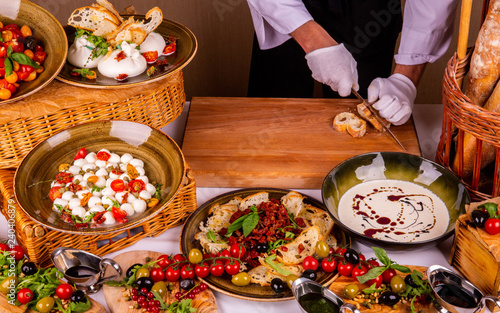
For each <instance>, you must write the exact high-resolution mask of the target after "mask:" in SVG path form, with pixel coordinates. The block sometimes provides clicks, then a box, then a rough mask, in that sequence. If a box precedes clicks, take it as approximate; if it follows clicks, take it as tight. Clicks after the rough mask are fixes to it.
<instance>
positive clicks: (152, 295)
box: [146, 291, 155, 299]
mask: <svg viewBox="0 0 500 313" xmlns="http://www.w3.org/2000/svg"><path fill="white" fill-rule="evenodd" d="M146 296H147V297H148V299H153V298H154V297H155V295H154V294H153V293H152V292H151V291H150V292H148V294H147V295H146Z"/></svg>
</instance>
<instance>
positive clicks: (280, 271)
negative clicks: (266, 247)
mask: <svg viewBox="0 0 500 313" xmlns="http://www.w3.org/2000/svg"><path fill="white" fill-rule="evenodd" d="M274 259H276V254H271V255H270V256H268V257H267V258H265V259H264V261H265V262H266V263H267V264H269V266H270V267H271V268H272V269H273V270H274V271H276V273H278V274H281V275H283V276H288V275H290V274H292V272H290V271H289V270H287V269H284V268H282V267H281V265H282V264H281V263H276V262H274Z"/></svg>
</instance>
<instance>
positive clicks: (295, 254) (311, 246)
mask: <svg viewBox="0 0 500 313" xmlns="http://www.w3.org/2000/svg"><path fill="white" fill-rule="evenodd" d="M319 240H323V236H322V235H321V231H320V229H319V227H318V226H311V227H309V228H306V229H305V230H304V231H303V232H302V233H301V234H300V235H299V236H298V237H297V238H295V240H293V241H292V242H291V243H289V244H286V245H284V246H285V247H286V250H287V251H286V252H285V251H283V250H282V249H277V250H276V255H277V259H278V261H279V262H281V263H283V264H285V265H298V264H301V263H302V261H303V260H304V259H305V258H306V257H307V256H310V255H313V254H314V252H315V251H316V243H317V242H318V241H319Z"/></svg>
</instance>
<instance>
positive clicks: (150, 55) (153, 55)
mask: <svg viewBox="0 0 500 313" xmlns="http://www.w3.org/2000/svg"><path fill="white" fill-rule="evenodd" d="M142 56H143V57H144V58H145V59H146V62H148V63H153V62H155V61H156V60H157V59H158V51H148V52H144V53H143V54H142Z"/></svg>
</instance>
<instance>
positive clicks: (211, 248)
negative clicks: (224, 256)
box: [194, 231, 229, 253]
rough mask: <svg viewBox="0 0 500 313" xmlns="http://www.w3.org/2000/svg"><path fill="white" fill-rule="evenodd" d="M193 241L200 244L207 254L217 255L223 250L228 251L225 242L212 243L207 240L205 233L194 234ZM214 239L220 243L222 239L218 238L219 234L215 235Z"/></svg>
mask: <svg viewBox="0 0 500 313" xmlns="http://www.w3.org/2000/svg"><path fill="white" fill-rule="evenodd" d="M194 239H196V240H198V241H199V242H200V245H201V246H202V247H203V250H204V251H205V252H207V253H217V252H220V251H222V250H224V249H229V245H228V244H227V243H225V242H220V243H219V242H212V241H211V240H210V239H208V237H207V233H206V232H202V231H201V232H199V233H196V235H194ZM216 239H217V240H218V241H219V240H221V241H222V238H220V236H219V234H216Z"/></svg>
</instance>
